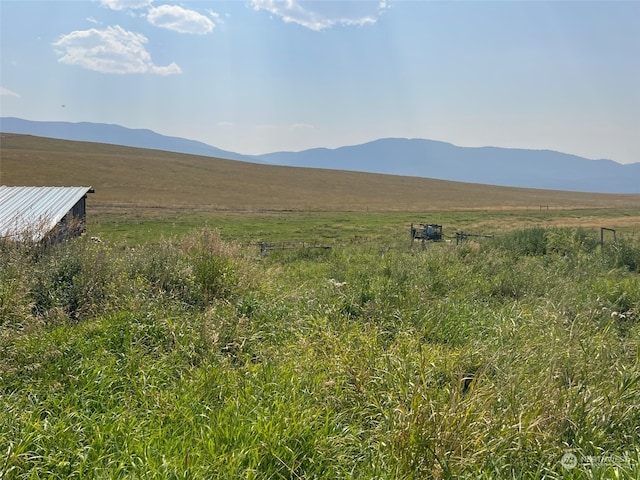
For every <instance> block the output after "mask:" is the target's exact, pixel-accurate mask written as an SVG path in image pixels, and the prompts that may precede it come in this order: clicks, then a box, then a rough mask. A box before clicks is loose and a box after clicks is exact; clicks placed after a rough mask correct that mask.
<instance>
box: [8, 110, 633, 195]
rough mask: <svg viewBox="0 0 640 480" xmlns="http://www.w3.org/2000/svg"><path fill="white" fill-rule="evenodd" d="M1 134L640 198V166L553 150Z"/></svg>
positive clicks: (41, 127)
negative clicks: (270, 148)
mask: <svg viewBox="0 0 640 480" xmlns="http://www.w3.org/2000/svg"><path fill="white" fill-rule="evenodd" d="M0 131H2V132H6V133H22V134H30V135H37V136H43V137H51V138H59V139H65V140H78V141H88V142H98V143H110V144H116V145H125V146H131V147H139V148H150V149H156V150H164V151H169V152H177V153H188V154H194V155H203V156H210V157H218V158H225V159H229V160H240V161H248V162H258V163H268V164H272V165H285V166H293V167H308V168H325V169H334V170H348V171H359V172H369V173H382V174H391V175H404V176H412V177H426V178H434V179H441V180H453V181H460V182H468V183H480V184H488V185H500V186H510V187H523V188H542V189H549V190H567V191H582V192H599V193H640V163H633V164H627V165H623V164H619V163H616V162H614V161H612V160H589V159H586V158H583V157H579V156H576V155H570V154H566V153H560V152H555V151H551V150H526V149H509V148H498V147H458V146H455V145H453V144H450V143H446V142H439V141H434V140H425V139H404V138H385V139H379V140H375V141H372V142H368V143H365V144H362V145H354V146H346V147H340V148H336V149H327V148H314V149H310V150H304V151H301V152H275V153H269V154H264V155H255V156H251V155H242V154H239V153H235V152H229V151H225V150H221V149H219V148H216V147H212V146H210V145H207V144H205V143H202V142H197V141H193V140H187V139H184V138H179V137H169V136H165V135H160V134H158V133H155V132H153V131H151V130H137V129H128V128H125V127H121V126H118V125H106V124H97V123H86V122H83V123H70V122H35V121H29V120H22V119H18V118H12V117H2V118H0Z"/></svg>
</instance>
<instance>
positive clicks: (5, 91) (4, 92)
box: [0, 87, 20, 98]
mask: <svg viewBox="0 0 640 480" xmlns="http://www.w3.org/2000/svg"><path fill="white" fill-rule="evenodd" d="M0 96H3V97H16V98H20V95H19V94H17V93H16V92H12V91H11V90H9V89H8V88H4V87H0Z"/></svg>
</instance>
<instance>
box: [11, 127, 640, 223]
mask: <svg viewBox="0 0 640 480" xmlns="http://www.w3.org/2000/svg"><path fill="white" fill-rule="evenodd" d="M0 135H1V136H0V140H1V144H0V145H1V146H0V184H3V185H10V186H13V185H52V186H63V185H82V186H89V185H90V186H93V187H94V189H95V191H96V193H95V194H94V195H92V197H91V203H92V205H94V206H98V207H102V208H108V207H110V206H130V207H132V206H146V207H164V208H190V209H198V210H231V211H244V210H253V211H257V210H357V211H367V210H368V211H425V210H436V209H437V210H446V209H507V208H538V207H539V206H541V205H544V206H549V208H628V207H640V195H613V194H594V193H575V192H561V191H552V190H534V189H521V188H508V187H494V186H487V185H476V184H467V183H459V182H448V181H443V180H432V179H427V178H415V177H402V176H394V175H378V174H368V173H357V172H344V171H337V170H321V169H308V168H297V167H277V166H270V165H263V164H255V163H245V162H239V161H232V160H223V159H218V158H210V157H201V156H195V155H184V154H178V153H170V152H163V151H157V150H147V149H140V148H130V147H121V146H116V145H107V144H99V143H88V142H75V141H68V140H56V139H50V138H42V137H34V136H30V135H17V134H8V133H3V134H0Z"/></svg>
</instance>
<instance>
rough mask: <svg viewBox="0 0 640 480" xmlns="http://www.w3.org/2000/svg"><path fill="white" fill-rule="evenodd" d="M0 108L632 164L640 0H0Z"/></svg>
mask: <svg viewBox="0 0 640 480" xmlns="http://www.w3.org/2000/svg"><path fill="white" fill-rule="evenodd" d="M0 94H1V95H0V102H1V103H0V116H5V117H18V118H23V119H28V120H40V121H68V122H95V123H109V124H118V125H122V126H124V127H128V128H144V129H150V130H153V131H155V132H157V133H161V134H163V135H170V136H177V137H183V138H188V139H191V140H198V141H201V142H205V143H207V144H209V145H212V146H215V147H218V148H222V149H224V150H229V151H233V152H236V153H242V154H251V155H256V154H262V153H269V152H274V151H299V150H304V149H308V148H315V147H327V148H336V147H340V146H345V145H356V144H360V143H365V142H368V141H371V140H375V139H378V138H387V137H396V138H397V137H400V138H426V139H431V140H440V141H445V142H450V143H453V144H455V145H459V146H469V147H475V146H496V147H508V148H529V149H548V150H557V151H561V152H565V153H571V154H575V155H580V156H583V157H586V158H591V159H601V158H606V159H611V160H614V161H616V162H619V163H633V162H640V1H638V0H631V1H612V0H607V1H576V0H564V1H562V0H556V1H551V2H546V1H541V0H530V1H518V0H513V1H506V0H503V1H480V0H469V1H458V0H441V1H433V0H412V1H411V0H402V1H394V0H375V1H367V0H350V1H332V0H315V1H303V0H233V1H225V0H218V1H214V0H210V1H204V0H201V1H190V0H180V1H173V0H126V1H125V0H73V1H59V0H43V1H35V0H0Z"/></svg>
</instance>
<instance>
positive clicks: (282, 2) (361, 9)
mask: <svg viewBox="0 0 640 480" xmlns="http://www.w3.org/2000/svg"><path fill="white" fill-rule="evenodd" d="M251 6H252V7H253V9H254V10H265V11H267V12H269V13H271V14H273V15H276V16H278V17H280V18H282V20H283V21H284V22H285V23H297V24H298V25H301V26H303V27H305V28H308V29H310V30H315V31H321V30H324V29H326V28H331V27H333V26H336V25H342V26H362V25H366V24H371V23H376V22H377V21H378V18H379V17H380V15H381V14H382V12H383V11H384V10H386V9H387V8H388V6H387V2H386V0H380V1H370V0H364V1H332V2H327V1H319V0H317V1H309V2H303V1H302V0H251Z"/></svg>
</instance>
